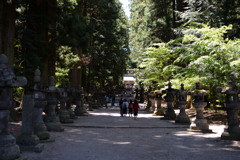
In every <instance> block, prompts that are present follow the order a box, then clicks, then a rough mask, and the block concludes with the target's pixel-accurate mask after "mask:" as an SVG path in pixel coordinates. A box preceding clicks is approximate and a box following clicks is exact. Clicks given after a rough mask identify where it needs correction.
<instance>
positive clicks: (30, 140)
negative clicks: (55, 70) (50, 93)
mask: <svg viewBox="0 0 240 160" xmlns="http://www.w3.org/2000/svg"><path fill="white" fill-rule="evenodd" d="M22 101H23V102H22V133H21V135H20V136H18V137H17V144H18V145H19V146H20V149H21V150H22V151H33V152H41V151H43V148H44V145H43V144H39V138H38V136H36V135H35V134H34V133H33V130H34V129H33V127H34V124H33V119H34V115H33V111H34V99H33V97H32V95H24V96H23V100H22Z"/></svg>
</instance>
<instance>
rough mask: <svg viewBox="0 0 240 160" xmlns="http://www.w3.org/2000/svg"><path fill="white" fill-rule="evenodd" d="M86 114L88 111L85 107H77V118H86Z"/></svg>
mask: <svg viewBox="0 0 240 160" xmlns="http://www.w3.org/2000/svg"><path fill="white" fill-rule="evenodd" d="M86 113H87V111H86V110H85V109H84V108H83V107H76V108H75V114H76V116H84V115H85V114H86Z"/></svg>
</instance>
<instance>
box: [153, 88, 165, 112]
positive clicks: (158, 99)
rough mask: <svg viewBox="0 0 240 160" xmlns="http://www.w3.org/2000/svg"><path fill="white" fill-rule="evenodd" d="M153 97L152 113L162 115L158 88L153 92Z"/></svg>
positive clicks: (160, 95)
mask: <svg viewBox="0 0 240 160" xmlns="http://www.w3.org/2000/svg"><path fill="white" fill-rule="evenodd" d="M154 93H155V94H154V95H155V98H154V103H155V110H154V112H153V115H158V116H163V115H164V111H163V109H162V107H161V102H162V94H161V92H160V90H157V91H155V92H154Z"/></svg>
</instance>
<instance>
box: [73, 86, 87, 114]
mask: <svg viewBox="0 0 240 160" xmlns="http://www.w3.org/2000/svg"><path fill="white" fill-rule="evenodd" d="M75 103H76V108H75V114H76V115H77V116H83V115H84V114H85V113H86V112H87V111H86V109H85V108H84V91H83V88H82V87H80V86H79V87H78V88H77V90H76V97H75Z"/></svg>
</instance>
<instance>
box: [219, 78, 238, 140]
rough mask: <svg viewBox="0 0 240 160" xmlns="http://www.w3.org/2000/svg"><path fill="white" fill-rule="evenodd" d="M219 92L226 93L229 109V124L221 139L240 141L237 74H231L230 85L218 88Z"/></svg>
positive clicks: (226, 102)
mask: <svg viewBox="0 0 240 160" xmlns="http://www.w3.org/2000/svg"><path fill="white" fill-rule="evenodd" d="M218 92H220V93H222V94H225V97H226V98H225V99H226V100H225V106H224V107H225V109H226V111H227V121H228V126H227V127H226V128H225V129H224V132H223V133H222V135H221V139H224V140H237V141H240V127H239V119H238V111H239V109H240V101H239V96H238V95H239V94H240V89H239V87H238V86H237V85H236V84H235V76H234V75H233V74H231V75H230V82H229V86H228V87H225V88H224V89H221V88H218Z"/></svg>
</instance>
